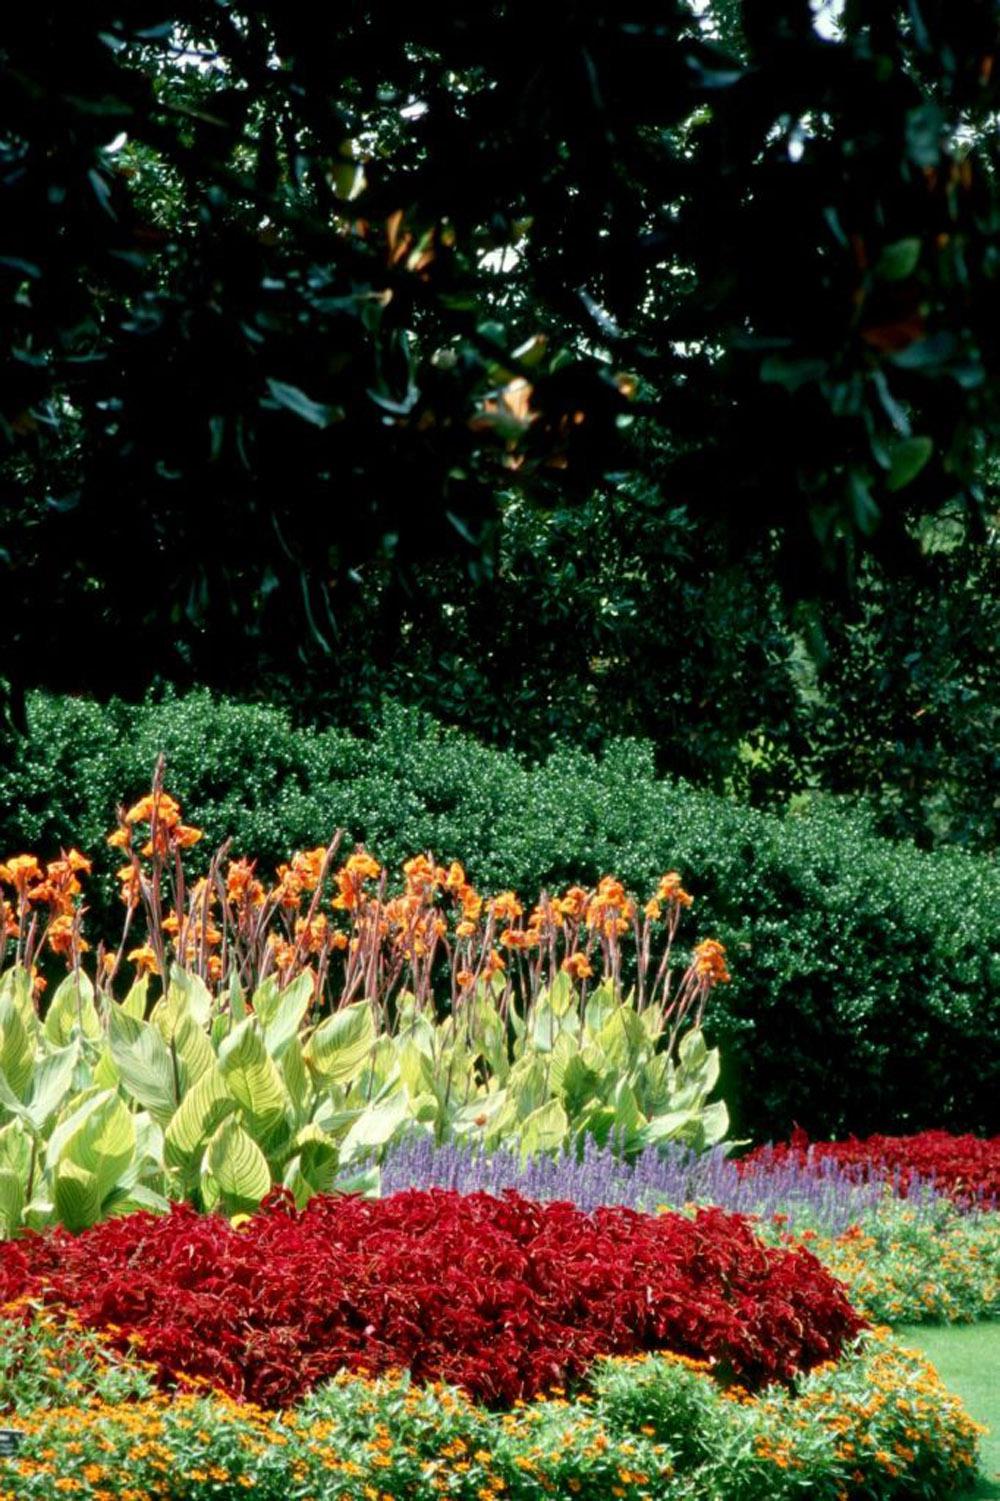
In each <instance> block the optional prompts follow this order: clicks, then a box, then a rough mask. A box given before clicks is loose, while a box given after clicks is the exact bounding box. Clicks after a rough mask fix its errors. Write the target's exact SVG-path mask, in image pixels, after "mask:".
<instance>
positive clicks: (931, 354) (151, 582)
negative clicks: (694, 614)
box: [0, 0, 1000, 699]
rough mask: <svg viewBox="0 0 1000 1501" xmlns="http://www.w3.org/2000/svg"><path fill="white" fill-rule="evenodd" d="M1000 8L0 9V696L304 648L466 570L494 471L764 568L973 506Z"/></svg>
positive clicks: (254, 670) (234, 681)
mask: <svg viewBox="0 0 1000 1501" xmlns="http://www.w3.org/2000/svg"><path fill="white" fill-rule="evenodd" d="M699 9H700V8H699ZM713 20H714V22H716V23H717V24H715V25H713V24H712V23H713ZM828 32H829V34H827V33H828ZM997 39H998V29H997V7H996V5H995V4H994V3H992V0H965V3H963V4H955V3H950V4H948V3H945V0H907V3H890V0H847V3H846V5H845V7H844V10H843V14H842V17H841V20H840V25H839V30H838V31H837V32H836V34H833V32H832V29H831V28H827V29H826V31H822V30H818V29H817V28H816V25H815V21H814V16H813V12H812V9H811V7H810V5H809V3H808V0H746V3H744V4H743V5H741V6H739V5H733V4H729V3H727V4H725V5H722V4H720V5H718V6H716V7H715V9H714V12H710V13H709V14H708V15H707V16H706V15H700V14H695V12H694V10H693V8H692V6H690V5H689V4H685V3H682V0H656V3H652V0H648V3H643V0H616V3H614V4H611V3H608V4H597V3H570V0H553V3H552V4H550V5H548V6H547V7H543V8H542V11H541V12H540V10H539V7H538V5H537V4H531V5H529V4H527V3H525V0H494V3H491V4H487V5H483V6H470V5H468V4H465V3H454V0H438V3H437V4H434V5H430V6H425V7H423V8H422V9H414V8H412V7H400V6H396V5H388V4H386V5H381V4H377V3H371V4H353V5H334V6H330V5H306V4H289V3H288V0H281V3H274V4H266V5H259V6H256V7H252V8H241V9H238V10H237V9H234V8H232V7H230V6H229V5H228V4H225V3H222V0H191V3H188V4H181V3H178V4H176V5H174V6H173V7H171V8H169V10H168V12H167V13H164V10H163V9H157V8H155V7H153V6H151V5H148V4H145V3H138V4H134V5H130V6H128V7H117V8H116V7H111V6H103V5H101V4H99V3H95V4H93V5H86V6H78V7H34V8H33V7H30V6H29V7H21V8H19V9H18V10H17V12H16V13H14V14H12V15H11V16H10V17H9V18H8V19H7V20H6V21H5V24H4V29H3V36H2V37H0V189H2V197H0V210H2V212H0V308H2V318H3V341H4V361H3V368H2V374H0V434H2V440H0V441H2V445H3V446H2V450H0V452H2V458H0V590H2V596H3V600H4V604H5V615H6V625H7V629H6V633H5V636H6V643H7V650H6V652H5V654H4V660H3V662H2V664H0V676H3V677H6V678H7V679H8V680H9V681H10V684H11V685H12V689H13V692H14V696H15V699H16V697H17V695H18V694H19V693H20V692H21V691H23V689H24V687H25V686H27V685H29V684H32V683H43V684H47V685H49V686H52V687H55V688H60V687H62V688H70V689H73V690H78V689H88V690H93V691H98V692H108V691H112V690H126V691H128V690H131V689H134V688H137V687H140V686H142V685H143V684H145V683H146V682H147V681H148V680H149V678H150V676H151V675H152V674H153V673H162V674H165V675H167V676H173V677H177V678H183V677H184V676H185V675H187V676H191V677H195V676H197V677H201V678H203V679H209V680H212V681H215V682H217V683H219V684H222V685H226V684H231V685H238V686H246V685H247V684H248V683H251V682H252V681H253V680H254V677H255V675H256V674H258V673H259V671H260V669H261V664H262V663H266V662H269V661H270V662H279V663H284V664H286V666H287V664H288V663H289V662H290V661H294V660H295V657H296V653H298V654H299V656H303V655H308V654H309V652H314V653H320V654H322V653H324V652H326V653H329V654H330V656H331V659H335V657H336V651H337V644H338V639H342V638H343V633H344V631H345V630H346V629H347V627H348V623H349V621H350V618H351V605H350V601H351V600H352V599H356V598H357V597H359V595H360V596H363V594H364V591H365V590H366V589H367V588H368V587H369V581H370V580H372V579H374V578H376V577H378V578H383V577H385V576H387V573H388V575H391V576H392V578H393V579H394V580H395V581H396V583H395V584H394V587H398V588H401V589H405V588H407V587H409V588H411V589H414V588H419V586H420V585H419V581H420V578H421V569H424V568H426V567H428V566H433V567H439V566H441V564H442V560H445V562H446V560H447V559H448V558H449V557H452V558H454V559H456V560H457V561H459V562H461V564H462V566H464V567H465V568H466V570H468V571H469V574H470V577H471V578H472V580H473V583H474V584H477V580H479V579H481V578H482V577H483V575H484V574H486V575H488V572H489V569H490V567H491V566H492V561H493V557H494V552H495V548H494V541H495V531H496V519H497V497H498V494H500V493H501V492H502V493H504V494H505V495H508V496H509V495H511V494H514V495H517V496H519V497H521V498H522V499H523V502H524V503H525V504H530V505H532V506H542V507H545V506H550V507H553V506H557V507H566V506H572V505H576V504H582V503H585V502H587V501H588V499H589V498H590V497H592V496H593V495H594V494H595V493H597V494H599V493H600V492H601V491H602V489H603V490H604V491H607V490H608V489H611V490H620V489H621V487H623V486H627V484H628V483H630V481H629V479H628V476H630V475H633V474H635V473H636V472H637V471H641V472H642V473H643V474H644V475H646V477H647V478H648V479H649V480H650V482H651V483H653V484H654V486H655V489H656V493H657V495H658V496H659V497H661V502H660V503H662V507H663V512H664V515H667V516H675V515H676V514H677V513H678V511H683V512H684V513H685V514H686V516H687V517H688V518H689V520H690V522H691V523H692V524H693V525H694V526H695V527H696V528H697V527H701V526H704V527H705V528H707V531H706V535H709V534H710V535H711V536H712V537H713V538H714V539H716V540H718V539H719V538H722V539H724V541H723V544H720V545H724V547H725V549H726V550H727V551H728V556H729V558H730V560H732V559H737V560H738V559H739V558H740V557H741V556H742V554H743V552H744V550H746V549H752V550H759V549H760V548H765V549H768V548H772V547H775V548H776V553H775V556H776V559H777V569H778V577H779V578H780V579H781V581H782V584H783V587H784V588H785V590H786V591H789V592H791V593H808V592H809V591H810V590H811V589H815V588H816V587H817V581H818V580H820V579H821V578H822V577H823V575H824V572H826V573H827V574H829V575H830V576H833V577H842V576H844V575H845V571H846V570H849V568H850V566H851V564H852V560H853V558H854V556H855V554H856V553H857V551H858V549H859V547H863V548H865V549H867V550H868V551H869V552H871V553H872V554H873V555H874V556H876V557H877V558H878V560H879V562H880V566H882V567H891V568H897V567H903V568H905V567H906V566H907V558H908V556H909V555H910V554H912V553H914V551H915V550H916V548H917V546H918V541H917V538H918V536H919V528H918V526H917V522H919V520H920V519H921V518H922V517H926V516H927V515H928V514H929V513H930V514H935V513H938V512H941V511H945V510H950V511H951V512H952V513H954V514H955V515H957V516H958V517H960V518H961V521H962V524H963V525H964V526H966V527H967V528H970V529H971V530H972V532H973V533H974V530H975V528H976V527H977V526H980V527H981V526H982V524H983V522H984V520H985V516H986V512H987V509H988V495H987V492H986V489H985V487H984V484H983V478H982V476H983V473H984V466H985V465H986V463H987V462H988V461H989V460H990V459H991V457H992V455H993V451H994V447H995V439H996V433H997V428H998V419H1000V408H998V394H1000V233H998V231H1000V191H998V179H997V154H996V147H995V144H994V140H995V135H996V131H995V124H996V112H997V110H998V108H1000V64H998V63H997V61H996V51H997ZM991 124H992V126H993V130H992V133H991V132H990V130H989V128H988V127H990V126H991ZM715 545H716V542H713V546H715ZM447 566H450V565H447Z"/></svg>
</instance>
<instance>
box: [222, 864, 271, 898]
mask: <svg viewBox="0 0 1000 1501" xmlns="http://www.w3.org/2000/svg"><path fill="white" fill-rule="evenodd" d="M256 868H257V862H256V860H230V862H229V865H228V867H227V869H226V896H227V898H228V899H229V901H231V902H232V903H233V905H234V906H236V905H239V904H240V903H241V902H248V903H249V904H250V906H252V907H259V906H261V905H262V903H263V901H264V887H263V886H262V885H261V883H260V881H258V880H257V879H256V878H255V876H254V871H255V870H256Z"/></svg>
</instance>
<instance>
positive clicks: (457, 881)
mask: <svg viewBox="0 0 1000 1501" xmlns="http://www.w3.org/2000/svg"><path fill="white" fill-rule="evenodd" d="M444 884H445V886H446V887H447V888H448V890H449V891H452V892H454V894H455V895H456V896H461V894H462V891H463V890H464V888H465V887H466V886H467V884H468V883H467V881H466V879H465V871H464V870H463V869H462V867H461V865H459V863H458V861H457V860H453V861H452V862H451V864H450V865H449V866H448V874H447V875H446V876H445V879H444Z"/></svg>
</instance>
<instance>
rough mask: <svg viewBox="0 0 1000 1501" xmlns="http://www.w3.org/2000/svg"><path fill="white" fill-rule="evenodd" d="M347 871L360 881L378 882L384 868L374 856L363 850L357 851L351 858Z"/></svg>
mask: <svg viewBox="0 0 1000 1501" xmlns="http://www.w3.org/2000/svg"><path fill="white" fill-rule="evenodd" d="M346 869H347V870H349V871H350V872H351V875H352V876H355V877H356V878H357V879H358V880H359V881H377V880H378V878H379V876H380V875H381V874H382V867H381V865H380V864H379V863H378V861H377V860H376V859H375V857H374V855H369V854H368V851H367V850H363V849H357V850H355V851H354V854H353V855H351V856H349V858H348V861H347V865H346Z"/></svg>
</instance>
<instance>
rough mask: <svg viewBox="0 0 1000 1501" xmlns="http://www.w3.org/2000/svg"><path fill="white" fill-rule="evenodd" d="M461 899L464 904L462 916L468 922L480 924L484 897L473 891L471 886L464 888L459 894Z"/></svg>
mask: <svg viewBox="0 0 1000 1501" xmlns="http://www.w3.org/2000/svg"><path fill="white" fill-rule="evenodd" d="M459 899H460V901H461V903H462V916H463V917H464V918H465V920H466V922H472V923H476V922H478V921H479V919H480V917H481V916H482V912H483V899H482V897H481V896H479V894H478V893H477V892H475V891H473V889H472V887H471V886H463V887H462V889H461V891H460V892H459Z"/></svg>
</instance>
